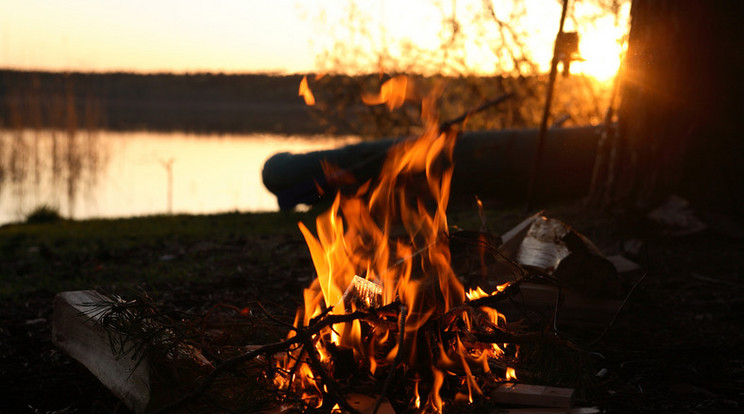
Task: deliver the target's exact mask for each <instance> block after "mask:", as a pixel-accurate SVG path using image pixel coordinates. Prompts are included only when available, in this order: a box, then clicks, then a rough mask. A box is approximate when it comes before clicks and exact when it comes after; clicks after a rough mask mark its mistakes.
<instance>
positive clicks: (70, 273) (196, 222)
mask: <svg viewBox="0 0 744 414" xmlns="http://www.w3.org/2000/svg"><path fill="white" fill-rule="evenodd" d="M299 220H303V221H312V220H313V217H312V213H255V214H241V213H228V214H218V215H174V216H148V217H137V218H126V219H108V220H86V221H67V220H63V221H57V222H44V221H42V222H38V221H29V222H27V223H20V224H11V225H6V226H3V227H1V228H0V299H19V298H22V297H23V296H24V295H27V294H30V293H32V292H39V291H42V292H44V291H46V292H50V293H53V292H58V291H62V290H72V289H89V288H102V289H112V288H116V289H119V288H128V287H134V286H136V285H138V284H140V283H148V284H157V283H160V282H178V281H193V280H200V279H204V278H209V277H220V276H223V275H225V274H229V272H234V271H235V270H234V269H235V268H237V267H238V266H240V263H241V262H246V263H251V262H255V261H261V260H269V256H267V255H265V254H261V251H262V249H261V246H262V244H272V243H274V240H281V239H284V238H290V239H298V240H299V239H300V238H301V235H300V233H299V231H298V230H297V226H296V223H297V221H299Z"/></svg>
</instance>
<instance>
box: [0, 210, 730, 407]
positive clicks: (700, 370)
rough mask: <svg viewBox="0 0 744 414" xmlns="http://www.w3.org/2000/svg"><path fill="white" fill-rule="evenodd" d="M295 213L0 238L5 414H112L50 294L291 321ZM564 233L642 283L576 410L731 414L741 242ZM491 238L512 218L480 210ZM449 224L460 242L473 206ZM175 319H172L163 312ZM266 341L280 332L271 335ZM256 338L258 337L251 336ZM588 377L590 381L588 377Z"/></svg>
mask: <svg viewBox="0 0 744 414" xmlns="http://www.w3.org/2000/svg"><path fill="white" fill-rule="evenodd" d="M317 212H318V211H310V212H307V213H262V214H239V213H232V214H220V215H203V216H187V215H179V216H152V217H140V218H128V219H119V220H90V221H79V222H69V221H61V222H56V223H46V224H13V225H6V226H3V227H0V269H2V275H1V276H0V299H1V301H0V303H2V308H1V309H0V315H2V316H0V318H1V319H2V320H1V321H0V373H2V375H0V390H1V391H0V394H2V396H3V397H2V399H3V405H4V407H6V409H8V410H9V411H12V412H35V410H37V411H36V412H47V411H58V412H59V411H62V410H67V412H92V413H104V412H106V413H108V412H115V411H116V412H120V413H121V412H126V409H125V408H124V407H123V406H121V405H120V404H119V402H118V401H117V400H116V399H115V398H113V397H112V396H111V395H110V394H109V393H108V391H106V390H105V389H104V388H103V387H102V386H100V385H99V384H98V382H97V381H96V380H95V378H93V377H92V376H91V375H90V374H89V373H88V372H87V371H86V370H85V369H84V368H82V367H81V366H80V365H79V364H77V363H76V362H74V361H72V360H71V359H70V358H68V357H67V356H66V355H64V354H61V353H60V352H59V351H57V350H56V349H55V348H54V347H53V346H52V344H51V342H50V323H51V317H52V315H51V303H52V298H53V297H54V294H55V293H56V292H58V291H61V290H70V289H99V290H101V291H104V292H109V293H114V294H119V295H122V296H125V297H127V296H131V294H132V292H133V289H139V290H140V291H146V292H147V293H148V294H149V295H150V296H151V297H152V298H153V299H154V300H156V301H157V302H158V303H159V304H161V305H162V306H163V307H164V309H169V310H173V311H174V312H188V313H189V314H198V313H204V312H206V311H207V310H209V309H210V308H212V307H213V306H215V305H219V304H228V305H234V306H238V307H241V308H242V307H243V306H248V304H254V303H256V302H258V301H260V302H261V303H262V304H264V305H265V306H266V307H267V308H269V309H271V310H272V312H273V313H274V316H275V317H276V318H278V319H280V320H283V321H291V319H292V317H293V315H294V310H295V308H296V306H297V305H299V303H300V301H301V300H302V289H303V288H305V287H307V285H308V284H309V283H310V281H311V279H312V277H313V275H314V271H313V270H312V262H311V259H310V255H309V253H308V251H307V247H306V246H305V243H304V241H303V239H302V236H301V234H300V232H299V230H298V229H297V226H296V223H297V221H300V220H301V221H303V222H304V223H306V224H308V225H309V226H310V227H312V225H313V222H314V217H315V215H316V214H317ZM547 214H548V215H549V216H551V217H556V218H560V219H563V220H565V221H566V222H568V223H570V224H572V225H573V226H574V227H576V228H577V229H578V230H579V231H580V232H581V233H583V234H584V235H585V236H587V237H588V238H589V239H591V240H592V241H594V242H595V244H597V246H598V247H599V248H600V250H602V251H603V252H604V253H606V254H614V253H618V252H621V251H622V250H623V247H622V246H630V245H631V244H633V243H635V244H636V245H637V244H638V243H640V245H641V246H642V248H641V249H640V251H639V253H638V254H637V256H636V257H634V259H635V260H637V261H639V262H641V263H642V264H643V265H644V266H645V267H646V268H647V269H648V271H649V273H648V275H647V277H646V279H645V280H644V281H643V282H642V283H641V284H640V285H639V286H638V288H637V289H636V291H635V293H633V295H632V296H631V297H630V298H629V300H628V303H627V304H626V306H625V308H624V309H623V311H622V312H621V314H620V315H619V317H618V320H617V321H616V323H615V324H614V325H613V326H612V328H611V329H610V330H609V332H608V333H607V335H606V336H605V337H604V338H603V339H602V340H601V341H600V342H599V343H597V344H595V345H591V346H589V345H587V349H588V350H589V351H592V352H595V353H599V354H601V356H602V366H603V367H604V368H606V369H607V373H606V374H605V375H604V376H603V378H602V379H601V380H597V381H594V382H592V383H591V384H590V385H586V384H585V385H583V386H582V385H580V384H576V386H577V388H578V390H579V395H578V396H579V399H580V401H582V402H585V403H589V404H592V405H598V406H600V407H603V408H606V409H607V412H624V413H627V412H690V411H691V410H695V411H697V412H702V413H714V412H732V411H736V410H737V407H738V409H740V408H741V407H742V405H741V404H744V395H742V393H741V390H742V389H744V365H742V361H741V357H740V349H741V347H742V346H744V329H742V328H744V326H742V323H743V322H742V321H744V307H743V306H742V302H741V300H740V296H741V293H742V291H744V288H743V287H742V284H741V280H740V278H741V269H742V268H744V267H743V266H744V258H743V257H741V254H740V252H741V251H742V249H744V241H743V240H742V239H741V238H740V237H738V238H737V236H736V235H731V234H729V235H724V234H721V233H720V231H719V229H717V228H715V227H714V228H712V229H708V230H706V231H703V232H700V233H697V234H693V235H689V236H670V235H665V234H663V233H662V231H661V229H658V228H655V227H653V226H650V225H649V224H648V223H647V222H646V221H645V220H644V219H643V218H638V217H632V216H627V217H620V216H613V215H609V214H604V213H599V212H593V211H587V210H583V209H581V208H579V207H578V206H577V205H558V206H553V207H551V208H548V209H547ZM486 217H487V223H488V226H489V230H490V231H491V232H493V233H496V234H499V233H502V232H504V231H505V230H507V229H509V228H510V227H511V226H513V225H514V224H516V223H517V222H519V221H520V220H521V219H522V218H524V213H523V212H521V211H519V210H507V209H490V210H487V211H486ZM449 224H450V225H457V226H458V227H460V228H463V229H468V230H473V229H477V228H479V226H480V218H479V216H478V213H477V211H476V210H475V209H474V208H473V207H468V206H465V207H462V206H456V207H454V208H451V209H450V214H449ZM175 314H177V313H175ZM277 332H278V333H286V329H284V328H278V329H277ZM262 334H263V335H265V334H266V333H265V332H263V333H262ZM590 374H591V375H590V376H593V375H594V372H592V373H590Z"/></svg>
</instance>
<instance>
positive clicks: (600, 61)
mask: <svg viewBox="0 0 744 414" xmlns="http://www.w3.org/2000/svg"><path fill="white" fill-rule="evenodd" d="M626 27H627V26H626V25H618V26H616V25H614V24H613V22H612V19H611V18H609V17H607V18H603V19H600V21H599V23H597V24H594V25H591V26H589V27H588V28H587V29H586V31H585V32H584V33H581V40H580V43H579V51H580V53H581V57H582V58H583V59H585V60H584V61H580V62H576V63H575V64H573V65H572V71H573V72H575V73H583V74H585V75H589V76H592V77H594V78H595V79H597V80H598V81H600V82H607V81H610V80H612V78H613V77H614V76H615V74H616V73H617V71H618V69H619V68H620V59H621V56H622V53H623V38H624V36H625V30H626V29H625V28H626Z"/></svg>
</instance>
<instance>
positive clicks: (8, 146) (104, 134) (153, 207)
mask: <svg viewBox="0 0 744 414" xmlns="http://www.w3.org/2000/svg"><path fill="white" fill-rule="evenodd" d="M358 141H359V139H358V138H356V137H344V138H338V137H326V136H289V137H287V136H280V135H271V134H246V135H206V134H186V133H157V132H113V131H96V132H90V133H89V132H85V131H82V132H80V131H77V132H75V133H73V134H68V133H67V132H64V131H38V132H35V131H22V132H18V131H2V132H0V168H1V169H0V223H8V222H12V221H19V220H22V219H23V217H24V216H25V215H26V214H28V212H30V211H32V210H33V209H34V208H36V207H38V206H40V205H50V206H53V207H56V208H59V210H60V211H61V213H62V214H63V215H64V216H65V217H71V218H74V219H86V218H96V217H127V216H137V215H149V214H163V213H168V212H169V211H172V212H174V213H216V212H225V211H236V210H237V211H276V210H277V209H278V208H277V204H276V198H275V197H274V196H273V195H272V194H271V193H270V192H269V191H268V190H266V188H265V187H264V186H263V183H262V182H261V168H262V167H263V163H264V161H265V160H266V159H267V158H268V157H270V156H271V155H273V154H274V153H277V152H281V151H290V152H305V151H312V150H318V149H325V148H333V147H338V146H341V145H345V144H349V143H353V142H358ZM169 181H170V182H169Z"/></svg>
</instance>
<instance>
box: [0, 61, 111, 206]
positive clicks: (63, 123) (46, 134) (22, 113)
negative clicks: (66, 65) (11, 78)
mask: <svg viewBox="0 0 744 414" xmlns="http://www.w3.org/2000/svg"><path fill="white" fill-rule="evenodd" d="M26 77H27V78H26V79H22V80H21V81H18V82H12V83H10V87H9V90H8V93H6V94H5V95H4V97H3V100H4V102H2V104H3V105H4V106H5V108H6V114H7V120H3V122H2V128H1V129H0V209H2V210H3V214H2V215H3V216H9V215H10V216H13V217H15V218H16V219H20V218H23V217H26V216H30V215H31V214H33V211H35V209H43V208H44V207H45V206H64V209H63V211H62V212H61V214H62V215H64V216H66V217H67V218H70V219H72V218H74V216H75V210H76V206H77V203H78V202H79V200H80V198H81V196H82V197H84V196H85V195H86V194H85V193H86V192H88V193H90V190H91V189H92V188H93V187H94V186H95V185H96V184H97V183H98V176H99V174H100V172H101V171H102V169H103V168H104V167H105V161H106V159H107V157H106V152H107V151H106V147H105V145H103V143H102V142H101V141H100V140H99V139H98V133H97V131H98V128H99V127H100V126H101V125H102V116H101V114H102V111H101V101H100V99H99V98H98V97H96V96H95V95H93V94H90V93H89V94H87V95H83V94H80V93H79V91H77V90H76V87H75V83H74V81H73V78H72V77H69V76H66V77H62V78H60V79H59V81H58V82H57V84H53V85H49V84H43V85H42V82H40V80H39V75H38V74H35V73H28V74H26ZM81 189H82V190H83V191H82V193H81Z"/></svg>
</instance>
